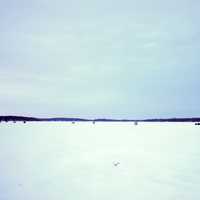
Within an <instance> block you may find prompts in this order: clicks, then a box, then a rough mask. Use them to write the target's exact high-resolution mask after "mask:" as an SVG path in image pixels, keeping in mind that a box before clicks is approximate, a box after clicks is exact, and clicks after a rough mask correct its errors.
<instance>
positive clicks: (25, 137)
mask: <svg viewBox="0 0 200 200" xmlns="http://www.w3.org/2000/svg"><path fill="white" fill-rule="evenodd" d="M111 199H115V200H134V199H135V200H179V199H180V200H199V199H200V127H199V126H195V125H194V123H139V125H138V126H135V125H134V124H133V123H116V122H114V123H96V124H92V123H86V122H84V123H76V124H71V123H64V122H63V123H62V122H60V123H54V122H51V123H46V122H35V123H34V122H31V123H26V124H23V123H21V122H18V123H16V124H14V123H11V122H10V123H7V124H6V123H1V124H0V200H111Z"/></svg>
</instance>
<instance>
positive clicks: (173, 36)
mask: <svg viewBox="0 0 200 200" xmlns="http://www.w3.org/2000/svg"><path fill="white" fill-rule="evenodd" d="M199 9H200V2H199V1H197V0H176V1H173V0H169V1H161V0H140V1H139V0H138V1H134V0H123V1H117V0H115V1H114V0H113V1H108V0H101V1H94V0H93V1H92V0H91V1H89V0H84V1H80V0H77V1H67V0H57V1H52V0H29V1H27V0H6V1H3V0H1V1H0V80H1V81H0V105H1V107H0V115H7V114H15V115H33V116H66V117H67V116H70V117H72V116H73V117H76V116H77V117H115V118H146V117H147V118H148V117H170V116H172V117H173V116H178V117H186V116H187V117H188V116H189V117H191V116H198V115H199V113H200V106H199V102H200V95H199V86H200V78H199V74H200V58H199V52H200V22H199V19H200V13H199Z"/></svg>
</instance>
